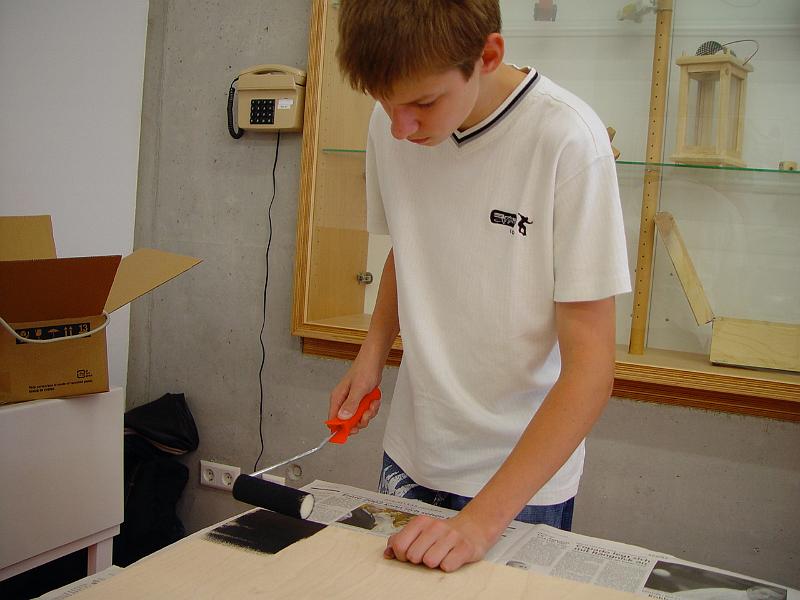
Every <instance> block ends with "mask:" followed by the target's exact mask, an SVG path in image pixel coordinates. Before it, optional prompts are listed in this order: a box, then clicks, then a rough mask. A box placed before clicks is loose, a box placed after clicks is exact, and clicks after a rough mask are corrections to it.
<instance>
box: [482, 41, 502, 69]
mask: <svg viewBox="0 0 800 600" xmlns="http://www.w3.org/2000/svg"><path fill="white" fill-rule="evenodd" d="M505 50H506V42H505V40H504V39H503V36H502V35H500V34H499V33H490V34H489V37H487V38H486V43H485V44H484V45H483V52H482V53H481V64H480V69H481V73H483V74H487V73H491V72H493V71H495V70H496V69H497V68H498V67H499V66H500V65H502V64H503V56H504V55H505Z"/></svg>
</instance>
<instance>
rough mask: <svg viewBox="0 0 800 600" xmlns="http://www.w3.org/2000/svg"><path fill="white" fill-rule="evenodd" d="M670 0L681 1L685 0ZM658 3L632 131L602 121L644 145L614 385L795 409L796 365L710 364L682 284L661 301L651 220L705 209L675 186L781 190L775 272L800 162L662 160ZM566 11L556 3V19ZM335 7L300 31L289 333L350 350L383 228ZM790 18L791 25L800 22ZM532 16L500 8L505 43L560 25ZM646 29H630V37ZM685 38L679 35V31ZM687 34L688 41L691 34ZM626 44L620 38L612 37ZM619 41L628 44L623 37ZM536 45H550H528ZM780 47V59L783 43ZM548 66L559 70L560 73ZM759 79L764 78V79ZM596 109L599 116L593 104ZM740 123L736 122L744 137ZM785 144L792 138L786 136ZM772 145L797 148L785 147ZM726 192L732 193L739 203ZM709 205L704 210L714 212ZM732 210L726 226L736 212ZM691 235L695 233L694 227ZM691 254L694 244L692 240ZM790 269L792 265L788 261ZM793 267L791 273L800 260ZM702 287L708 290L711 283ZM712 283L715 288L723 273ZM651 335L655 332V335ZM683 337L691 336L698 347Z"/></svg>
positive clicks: (799, 227)
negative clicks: (748, 164) (371, 199)
mask: <svg viewBox="0 0 800 600" xmlns="http://www.w3.org/2000/svg"><path fill="white" fill-rule="evenodd" d="M600 4H604V3H598V6H599V5H600ZM676 4H679V5H681V6H682V3H681V2H677V3H676ZM507 6H509V3H507V4H506V7H507ZM609 6H611V5H610V4H609ZM685 6H686V9H687V12H690V11H692V10H697V8H696V7H695V6H693V5H689V4H686V5H685ZM657 7H658V10H657V11H656V12H655V14H654V15H650V16H649V17H647V18H649V19H650V23H651V24H650V27H651V28H652V29H650V30H648V32H647V35H648V36H649V38H648V39H649V46H650V48H651V52H652V61H653V62H652V74H651V73H650V70H649V68H648V69H647V73H646V74H645V76H644V79H645V80H644V81H641V82H639V83H641V85H640V86H639V87H642V86H646V88H648V89H649V90H650V98H649V110H648V112H647V114H646V119H642V121H641V127H639V128H638V129H640V131H639V130H637V131H636V132H632V131H621V130H623V127H621V125H626V127H627V126H628V124H627V123H625V122H623V118H624V117H623V118H620V120H619V122H609V123H607V124H608V125H612V126H614V127H615V128H616V129H617V137H616V138H615V146H618V145H620V142H619V141H620V140H623V143H624V141H625V140H626V137H625V136H626V135H627V139H628V140H629V139H630V137H631V136H632V135H633V133H637V134H639V135H640V136H641V144H640V146H641V150H639V149H638V148H637V149H635V152H631V150H630V149H628V150H626V149H625V148H623V156H622V157H621V158H622V160H619V161H618V163H617V164H618V177H619V179H620V185H621V186H627V187H626V190H628V191H629V190H630V189H634V190H635V193H636V194H637V195H638V197H637V198H636V199H635V200H634V201H633V203H634V204H635V205H636V206H635V207H634V208H635V210H628V211H627V212H626V214H625V220H626V229H627V231H628V236H629V240H628V244H629V252H630V260H631V267H632V269H633V267H634V265H635V267H636V268H635V271H633V272H632V281H633V283H634V292H633V294H632V295H631V297H630V298H628V299H627V300H625V299H621V300H620V301H619V302H618V314H617V319H618V321H619V322H620V323H621V327H620V331H622V332H623V333H618V351H617V363H616V377H615V384H614V395H615V396H618V397H623V398H631V399H635V400H642V401H651V402H659V403H667V404H677V405H683V406H692V407H698V408H706V409H711V410H720V411H727V412H735V413H742V414H750V415H758V416H764V417H772V418H778V419H785V420H794V421H800V375H799V374H797V373H792V372H786V371H768V370H756V369H745V368H735V367H722V366H715V365H712V364H711V363H710V361H709V355H708V352H707V350H706V351H703V350H702V346H703V343H704V342H703V339H704V338H703V335H706V334H704V333H703V332H702V331H699V332H695V331H692V330H690V329H689V328H688V327H687V326H684V325H682V324H681V323H680V321H681V319H682V318H683V317H684V315H683V313H684V312H685V313H686V315H691V313H690V310H689V305H688V303H686V301H685V298H683V297H682V296H681V297H680V298H679V299H676V300H674V301H672V304H670V306H669V309H668V310H667V309H664V308H663V304H664V300H662V299H669V298H670V297H672V296H675V297H676V298H678V296H677V294H678V293H679V292H676V291H675V290H673V289H670V286H672V287H674V285H673V284H674V283H675V279H676V278H675V277H674V274H673V273H672V272H671V267H670V265H669V263H668V262H667V261H666V260H665V259H664V257H663V256H662V257H660V258H659V253H660V252H663V251H660V250H659V247H660V246H661V247H663V245H662V243H661V241H660V240H659V239H658V238H657V237H656V233H655V221H654V219H655V215H656V213H657V212H658V211H659V210H670V211H672V212H673V213H675V215H676V218H677V219H678V220H679V221H681V220H683V221H687V220H688V221H689V223H688V224H689V225H690V226H691V225H693V224H694V222H695V221H696V222H702V221H703V219H707V218H709V217H708V216H707V215H705V214H700V215H699V216H695V215H693V213H692V211H693V210H695V209H694V208H693V206H692V205H690V204H688V203H686V202H685V197H686V194H685V189H690V190H694V191H695V192H697V190H700V191H699V192H697V193H698V194H700V197H704V198H705V197H707V198H710V199H713V198H714V197H723V198H729V197H730V198H734V200H732V201H731V202H734V203H736V202H745V201H744V200H741V199H740V196H741V195H742V194H745V195H748V198H751V199H752V202H751V201H749V200H748V201H747V202H748V206H747V208H746V209H741V208H737V209H738V210H739V211H740V212H746V213H747V214H750V213H751V211H756V210H757V208H756V207H757V206H758V205H759V201H760V200H762V199H767V200H768V199H770V198H778V199H779V200H777V201H775V203H773V204H772V205H770V206H776V207H778V208H774V210H773V212H774V213H776V216H775V217H774V223H773V224H775V223H777V224H779V225H780V227H781V231H780V232H779V233H778V234H777V235H778V237H782V238H785V239H786V240H789V241H788V242H787V243H785V244H784V247H782V249H781V251H780V252H781V254H780V256H779V259H780V261H779V262H781V261H782V264H783V265H784V267H783V268H784V272H785V271H786V268H787V267H786V266H785V265H786V263H787V261H789V262H791V260H793V255H792V253H793V252H794V253H795V254H796V256H795V257H794V258H796V259H797V262H798V263H800V248H797V247H796V246H797V244H794V245H793V243H792V242H791V237H792V236H794V237H795V239H800V222H799V221H800V212H798V210H795V209H794V208H792V205H793V203H795V204H797V205H798V206H800V173H798V172H784V171H779V170H778V169H777V168H775V167H776V166H777V162H778V161H775V165H765V166H764V168H749V169H744V168H735V167H707V166H699V165H680V164H667V163H665V162H663V158H662V157H663V156H665V155H669V152H668V147H669V146H670V145H672V144H673V143H674V140H673V139H672V138H673V137H674V131H675V127H674V124H673V123H670V122H669V119H670V115H671V114H673V113H677V109H676V108H675V109H673V108H671V106H672V105H673V104H677V90H670V88H669V79H670V77H669V75H670V72H671V71H672V72H673V76H674V78H675V79H676V80H677V72H678V67H677V66H675V62H676V57H677V56H680V54H681V49H680V48H679V49H673V48H672V45H671V44H670V41H671V40H672V39H673V25H672V19H673V12H675V10H677V9H675V7H674V6H673V1H672V0H659V2H658V3H657ZM678 8H680V6H679V7H678ZM504 10H505V8H504ZM568 10H570V7H568V6H565V10H564V11H563V13H562V14H563V15H564V18H565V19H568V18H569V14H568V12H567V11H568ZM562 14H559V19H561V18H562ZM337 15H338V2H335V1H333V0H314V2H313V9H312V18H311V26H310V36H309V60H308V79H307V90H306V109H305V126H304V136H303V147H302V164H301V185H300V198H299V209H298V223H297V254H296V264H295V280H294V284H295V299H294V309H293V316H292V333H293V334H294V335H296V336H299V337H300V338H301V339H302V343H303V351H304V352H306V353H310V354H317V355H322V356H329V357H336V358H345V359H352V358H353V357H355V355H356V353H357V352H358V349H359V347H360V343H361V342H362V341H363V339H364V336H365V334H366V330H367V327H368V325H369V318H370V312H371V309H370V302H371V301H372V302H374V294H375V291H376V290H377V286H378V284H379V278H380V274H381V269H382V266H383V261H384V259H385V256H386V252H387V251H388V242H387V241H386V240H380V239H375V238H377V237H381V236H370V235H369V234H368V232H367V231H366V209H365V203H364V194H365V159H366V154H365V151H364V147H365V143H366V137H367V125H368V121H369V115H370V113H371V111H372V108H373V106H374V101H373V100H372V99H371V98H369V97H367V96H365V95H363V94H359V93H357V92H354V91H353V90H351V89H350V87H349V85H348V84H347V82H346V81H344V79H343V78H342V76H341V74H340V72H339V70H338V67H337V65H336V58H335V48H336V42H337V31H336V19H337ZM505 20H506V19H505V15H504V21H505ZM596 21H597V20H592V19H588V18H585V19H584V21H579V22H578V24H577V25H575V26H573V27H572V29H570V26H569V25H567V26H565V27H566V29H565V32H564V37H565V38H570V40H569V43H570V44H573V45H574V44H575V41H574V40H575V39H576V37H579V36H581V35H584V36H585V35H589V34H588V33H587V32H590V31H591V28H592V27H602V25H600V26H598V25H596V24H595V22H596ZM612 21H613V20H612ZM612 21H609V22H610V23H611V24H609V25H608V26H607V29H606V30H603V31H601V32H600V33H599V34H597V35H598V38H602V39H604V40H606V41H605V42H604V43H606V44H613V42H609V41H608V40H609V39H613V35H612V34H613V33H614V32H615V31H616V30H615V29H614V28H615V27H618V26H617V25H615V24H613V22H612ZM653 21H655V22H653ZM584 23H585V25H584ZM797 25H798V26H800V23H798V24H797ZM532 27H533V29H532V30H531V31H532V33H530V35H529V34H528V31H527V30H522V29H520V28H515V27H514V26H513V23H512V26H511V27H510V28H509V27H508V22H506V28H507V29H506V30H505V31H504V33H505V34H506V37H507V40H508V47H509V48H513V47H514V46H515V45H517V46H523V45H524V44H525V43H526V42H527V41H528V40H529V39H541V38H545V39H552V40H555V41H552V45H553V46H554V47H557V45H556V44H557V39H556V36H557V33H553V32H554V31H556V32H557V30H554V29H552V28H553V27H558V24H557V22H556V23H550V24H547V25H542V24H533V26H532ZM619 27H623V26H622V25H620V26H619ZM537 28H538V29H537ZM687 29H688V30H690V31H693V30H692V29H691V28H687ZM695 29H696V28H695ZM619 31H621V32H623V35H630V34H629V33H627V32H628V31H630V30H623V29H620V30H619ZM575 32H578V33H577V34H576V33H575ZM609 32H611V34H610V33H609ZM637 35H640V37H643V36H642V35H641V34H637ZM682 35H683V34H682ZM686 35H687V36H688V34H686ZM548 36H549V38H548ZM684 37H686V36H684ZM786 37H787V38H788V37H790V36H789V35H787V36H786ZM646 41H647V40H640V43H642V44H643V43H645V42H646ZM681 43H684V42H683V38H682V39H681ZM689 43H694V42H692V41H691V40H690V42H689ZM622 47H623V48H625V45H624V44H622ZM626 52H629V50H627V49H626ZM553 54H554V57H555V55H557V54H558V52H556V51H554V52H553ZM537 56H539V57H541V56H546V54H542V52H541V51H537ZM782 58H783V60H785V57H782ZM555 60H557V59H556V58H554V61H555ZM587 60H589V59H588V58H587ZM512 62H513V60H512ZM545 62H546V61H545ZM537 63H538V59H537ZM551 69H552V67H551ZM762 71H765V69H762V68H761V67H759V74H760V73H761V72H762ZM592 76H593V77H596V76H597V75H594V74H593V75H592ZM554 77H555V78H556V80H557V81H558V80H559V78H558V76H557V74H556V75H555V76H554ZM769 83H770V82H769V81H767V82H766V83H764V84H763V85H769ZM796 83H797V84H798V85H795V86H794V87H791V86H784V87H783V88H781V89H782V91H783V92H787V93H792V94H795V95H798V96H800V81H798V82H796ZM754 85H755V84H754ZM676 87H677V86H676ZM568 89H572V88H571V87H568ZM754 89H755V88H754ZM587 93H588V94H589V95H587ZM587 93H579V95H581V96H582V97H584V98H585V99H586V100H587V101H589V103H590V104H592V105H593V106H595V108H596V109H597V106H596V104H599V105H600V106H603V99H602V98H600V99H595V98H593V97H592V96H591V87H590V91H589V92H587ZM617 95H618V93H617ZM618 100H619V98H618V97H617V98H616V99H612V101H611V102H610V103H609V104H611V105H613V104H615V103H616V104H619V102H618ZM645 102H646V100H645ZM784 102H786V103H787V104H788V105H789V106H791V105H792V103H794V104H795V105H796V103H797V98H795V100H792V99H791V98H786V99H784ZM642 112H643V111H642ZM598 113H600V114H601V117H602V116H603V114H602V112H601V111H600V110H598ZM753 118H755V117H753ZM631 121H633V119H631ZM645 134H646V135H645ZM747 134H748V131H747V128H746V127H745V130H744V135H745V137H746V136H747ZM746 144H747V141H746V140H745V146H746ZM634 145H635V144H634ZM785 146H786V147H789V148H791V147H792V146H791V145H790V144H786V145H785ZM795 147H796V146H795ZM781 158H782V159H784V158H785V159H792V158H795V157H793V156H791V155H788V156H784V157H781ZM626 193H628V192H626ZM623 196H624V197H623V206H624V207H625V205H626V202H628V203H629V204H630V203H631V201H630V199H629V198H630V194H628V196H627V197H628V200H627V201H626V199H625V198H626V196H625V195H623ZM703 202H704V203H705V204H707V205H709V206H710V205H711V204H712V203H711V202H710V201H709V202H705V201H703ZM695 206H696V205H695ZM723 206H727V204H723ZM736 206H737V207H739V205H738V204H737V205H736ZM709 210H710V209H709ZM784 213H785V215H786V216H785V217H784V216H783V215H784ZM713 214H715V213H713V212H712V217H710V218H714V217H713ZM729 220H730V219H729ZM730 221H731V224H730V226H731V227H740V225H741V224H740V223H737V222H735V221H733V220H730ZM756 221H757V219H756ZM714 225H715V227H714V229H715V230H720V231H722V233H719V232H717V234H716V235H717V237H723V238H724V237H725V233H724V231H725V227H727V226H728V225H729V224H728V223H726V221H725V220H724V219H720V220H719V223H715V224H714ZM682 226H683V224H682ZM755 227H756V226H754V227H753V228H755ZM688 230H689V232H690V233H692V227H688ZM633 231H638V236H637V235H635V234H632V232H633ZM371 238H372V239H371ZM702 238H703V234H702V233H701V234H695V235H694V236H693V239H694V240H697V239H702ZM692 243H693V240H692V236H687V245H689V246H690V248H689V249H690V250H691V251H692V252H693V253H694V251H695V249H694V248H692V247H691V246H692ZM703 243H704V242H703ZM694 244H695V245H696V246H698V245H702V244H698V242H697V241H694ZM787 247H788V250H786V248H787ZM699 250H700V251H702V250H703V248H699ZM723 250H725V249H723ZM725 251H726V252H727V250H725ZM665 254H666V253H664V255H665ZM739 254H741V255H742V256H746V255H747V252H746V251H745V250H742V251H741V252H739ZM739 254H737V256H739ZM700 255H701V258H702V252H700ZM726 256H727V255H726ZM713 258H714V257H712V260H711V262H713ZM722 262H725V261H722ZM702 264H703V263H702V262H701V265H702ZM788 269H789V271H791V267H788ZM762 270H763V269H762ZM767 270H768V269H767ZM366 273H371V275H372V276H373V281H372V283H363V282H360V281H359V275H363V274H366ZM746 273H747V271H746V270H744V271H742V272H741V273H737V272H735V271H734V272H733V274H732V279H733V280H734V281H735V280H736V279H737V278H741V277H742V276H743V275H745V274H746ZM794 273H795V276H796V275H797V271H796V270H795V271H794ZM704 281H705V278H704ZM798 281H800V278H798ZM711 283H712V284H713V283H715V280H713V279H712V282H711ZM711 289H712V291H713V289H714V288H713V285H712V286H711ZM662 290H667V291H666V292H664V291H662ZM651 291H652V292H653V293H652V297H651ZM718 293H720V294H723V295H724V294H725V292H724V291H723V288H722V287H720V291H719V292H718ZM792 293H793V292H791V290H790V291H789V292H786V290H783V291H780V292H776V294H775V295H776V296H781V294H783V296H786V297H787V298H788V304H787V305H786V306H790V305H791V302H792V300H791V297H792ZM671 295H672V296H671ZM371 298H372V300H371ZM627 302H629V303H630V304H627ZM793 302H794V305H800V302H799V301H798V297H796V296H795V297H794V301H793ZM653 310H655V312H656V313H657V320H658V323H657V324H656V325H654V324H653V323H652V322H651V321H652V320H653V318H654V317H653V316H652V314H651V311H653ZM792 310H795V309H794V308H791V307H790V308H789V311H790V312H791V311H792ZM665 315H666V316H665ZM743 316H746V317H747V316H749V315H743ZM792 317H793V315H792V314H789V315H788V316H787V320H789V321H791V320H792ZM673 323H676V324H673ZM693 326H694V325H693ZM628 331H630V336H629V337H628ZM681 336H683V337H684V338H694V337H697V338H698V340H700V341H699V342H693V344H688V347H689V349H688V350H687V349H686V348H683V347H682V344H681V343H674V340H675V339H678V340H679V342H680V338H681ZM654 339H655V340H656V342H657V343H653V340H654ZM693 345H694V346H698V348H699V349H700V351H698V348H694V347H693ZM401 357H402V340H401V339H400V338H399V337H398V339H397V340H396V341H395V344H394V347H393V349H392V352H391V353H390V356H389V360H388V363H389V364H393V365H397V364H399V362H400V359H401ZM333 383H334V382H332V384H331V385H333Z"/></svg>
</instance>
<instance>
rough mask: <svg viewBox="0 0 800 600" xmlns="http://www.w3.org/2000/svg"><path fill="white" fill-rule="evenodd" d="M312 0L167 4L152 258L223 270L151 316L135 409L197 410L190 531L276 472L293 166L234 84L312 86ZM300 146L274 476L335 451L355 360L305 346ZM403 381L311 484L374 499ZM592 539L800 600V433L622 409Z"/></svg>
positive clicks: (292, 150) (158, 62)
mask: <svg viewBox="0 0 800 600" xmlns="http://www.w3.org/2000/svg"><path fill="white" fill-rule="evenodd" d="M309 11H310V2H309V0H271V1H265V0H241V1H233V0H223V1H213V2H212V1H206V2H199V1H192V2H189V1H188V0H172V1H162V0H152V1H151V8H150V23H149V25H150V28H149V33H148V42H147V44H148V45H147V62H146V73H145V96H144V115H143V127H142V139H141V157H140V181H139V197H138V204H137V218H136V244H137V245H154V246H156V247H160V248H164V249H167V250H172V251H176V252H185V253H189V254H193V255H196V256H199V257H202V258H203V259H204V261H205V262H204V263H203V264H202V265H200V266H199V267H197V268H195V269H193V270H192V271H190V272H189V273H187V274H186V275H184V276H182V277H181V278H179V279H177V280H176V281H174V282H172V283H170V284H169V285H167V286H165V287H164V288H162V289H161V290H158V291H156V292H155V293H154V294H151V295H150V296H149V297H146V298H144V299H142V300H140V301H138V302H137V303H136V304H134V307H133V310H132V327H131V354H130V365H129V380H128V401H129V404H130V405H138V404H141V403H143V402H145V401H148V400H151V399H154V398H157V397H158V396H160V395H161V394H163V393H165V392H178V391H182V392H184V393H186V395H187V398H188V400H189V403H190V406H191V408H192V411H193V413H194V416H195V419H196V421H197V424H198V427H199V430H200V436H201V445H200V449H199V450H198V451H197V452H196V453H194V454H192V455H190V456H188V457H187V458H186V462H187V464H188V465H189V466H190V468H191V473H192V475H191V480H190V483H189V485H188V487H187V489H186V491H185V493H184V497H183V499H182V503H181V506H180V513H181V516H182V518H183V519H184V522H185V524H186V525H187V527H188V528H189V529H190V530H197V529H199V528H201V527H203V526H206V525H209V524H211V523H213V522H216V521H218V520H220V519H222V518H224V517H227V516H229V515H232V514H235V513H236V512H237V511H241V510H243V509H244V508H246V507H245V506H244V505H241V504H238V503H236V502H235V501H233V500H232V499H231V498H230V497H229V496H227V495H226V494H224V493H222V492H217V491H214V490H209V489H207V488H200V487H199V485H198V484H197V483H196V481H197V478H198V468H197V467H198V464H197V463H198V461H199V459H200V458H205V459H211V460H215V461H218V462H223V463H227V464H232V465H240V466H241V467H242V468H243V469H244V470H248V469H251V468H252V467H253V463H254V461H255V459H256V457H257V455H258V453H259V446H260V442H259V431H258V414H259V379H258V371H259V365H260V362H261V350H260V346H259V329H260V327H261V320H262V314H263V313H262V304H261V302H262V292H263V285H264V279H265V248H266V243H267V236H268V220H267V206H268V203H269V200H270V197H271V194H272V181H271V168H272V161H273V159H274V156H275V151H276V148H275V146H276V139H275V136H272V135H261V136H257V135H252V134H247V135H245V137H244V138H242V139H241V140H238V141H236V140H233V139H231V138H230V137H229V136H228V133H227V131H226V125H225V101H226V95H227V90H228V86H229V83H230V81H231V80H232V79H233V77H234V76H235V74H236V72H237V71H238V70H241V69H243V68H245V67H247V66H249V65H252V64H257V63H263V62H275V63H285V64H289V65H294V66H300V67H305V65H306V52H307V48H306V45H307V40H308V32H307V29H308V18H309ZM299 163H300V136H299V135H297V134H285V135H283V137H282V139H281V142H280V155H279V159H278V165H277V194H276V199H275V204H274V206H273V210H272V227H273V237H272V244H271V250H270V255H269V266H270V270H269V288H268V294H267V308H266V317H267V321H266V329H265V334H264V341H265V345H266V363H265V367H264V374H263V378H262V381H263V385H264V403H263V415H264V426H263V432H264V440H265V453H264V457H263V458H262V460H261V463H260V464H262V465H266V464H270V463H271V462H273V461H274V462H277V461H278V460H279V459H281V458H284V457H288V456H291V455H293V454H295V453H298V452H300V451H302V450H304V449H307V448H310V447H312V446H314V445H316V444H317V443H318V442H319V440H320V439H321V437H322V435H323V434H324V432H325V428H324V427H323V425H322V421H323V419H324V417H325V414H326V405H327V396H328V393H329V390H330V388H331V387H332V386H333V385H334V383H335V382H336V381H337V380H338V378H339V377H340V376H341V375H342V374H343V373H344V372H345V370H346V368H347V366H348V365H347V364H346V363H344V362H341V361H334V360H326V359H319V358H312V357H306V356H304V355H302V354H301V352H300V343H299V341H298V340H296V339H294V338H292V337H291V336H290V334H289V322H290V315H291V303H292V289H291V286H292V271H293V261H294V241H295V224H296V209H297V193H298V180H299V166H300V164H299ZM395 377H396V371H395V370H394V369H387V370H386V371H385V376H384V383H383V389H384V394H385V398H386V399H387V401H386V402H385V405H384V410H383V411H382V414H381V415H380V416H379V418H378V419H377V420H376V421H374V422H373V425H372V426H371V427H370V428H369V429H368V430H367V431H365V432H362V433H359V434H358V435H357V436H356V437H355V438H353V439H352V441H351V442H350V443H348V444H347V445H345V446H343V447H329V448H326V449H325V450H324V451H322V453H320V454H319V455H316V456H313V457H310V458H309V459H306V460H305V461H304V462H303V463H302V465H303V475H302V477H301V479H300V480H299V481H298V482H297V483H300V484H302V483H305V482H308V481H311V480H312V479H317V478H319V479H328V480H333V481H338V482H342V483H348V484H352V485H356V486H361V487H366V488H372V487H374V485H375V482H376V479H377V473H378V465H379V463H380V456H381V450H380V439H381V433H382V429H383V425H384V423H385V417H386V412H387V409H388V405H389V404H390V402H391V390H392V389H393V385H394V381H395ZM588 449H589V458H588V461H587V467H586V474H585V476H584V484H583V487H582V489H581V492H580V494H579V497H578V500H577V503H578V512H577V515H576V522H575V530H576V531H578V532H580V533H586V534H589V535H596V536H602V537H606V538H609V539H614V540H619V541H623V542H629V543H633V544H639V545H642V546H646V547H649V548H652V549H656V550H661V551H664V552H667V553H671V554H676V555H678V556H681V557H684V558H687V559H689V560H695V561H700V562H705V563H707V564H711V565H714V566H719V567H723V568H728V569H732V570H735V571H740V572H744V573H747V574H750V575H753V576H758V577H763V578H767V579H771V580H775V581H777V582H780V583H784V584H788V585H793V586H795V587H800V548H799V547H798V546H799V545H800V543H799V542H798V540H799V539H800V525H798V523H799V522H800V520H798V519H797V517H796V509H797V506H798V505H800V425H798V424H791V423H784V422H777V421H770V420H764V419H756V418H749V417H739V416H731V415H725V414H718V413H711V412H704V411H697V410H690V409H685V408H680V407H669V406H659V405H650V404H643V403H636V402H630V401H627V400H612V402H611V405H610V406H609V409H608V410H607V411H606V413H605V415H604V416H603V418H602V420H601V422H600V423H599V425H598V426H597V427H596V429H595V431H594V432H593V434H592V436H591V438H590V439H589V442H588Z"/></svg>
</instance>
